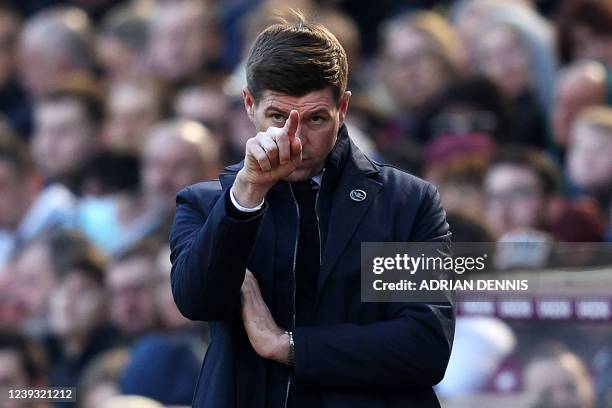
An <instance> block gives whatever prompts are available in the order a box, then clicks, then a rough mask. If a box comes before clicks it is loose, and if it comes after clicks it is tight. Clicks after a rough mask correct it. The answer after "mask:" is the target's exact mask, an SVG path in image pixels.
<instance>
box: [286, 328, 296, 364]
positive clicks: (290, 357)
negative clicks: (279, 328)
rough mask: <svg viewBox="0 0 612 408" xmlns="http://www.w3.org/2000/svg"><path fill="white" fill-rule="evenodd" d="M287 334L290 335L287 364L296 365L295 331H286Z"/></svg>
mask: <svg viewBox="0 0 612 408" xmlns="http://www.w3.org/2000/svg"><path fill="white" fill-rule="evenodd" d="M285 335H286V336H289V351H288V352H287V362H286V363H285V364H287V365H290V366H294V365H295V343H294V341H293V332H290V331H286V332H285Z"/></svg>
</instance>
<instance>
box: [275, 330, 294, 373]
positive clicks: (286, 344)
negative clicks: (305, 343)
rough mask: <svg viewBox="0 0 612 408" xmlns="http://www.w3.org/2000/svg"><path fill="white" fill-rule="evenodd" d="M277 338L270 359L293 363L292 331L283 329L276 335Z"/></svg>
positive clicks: (288, 363)
mask: <svg viewBox="0 0 612 408" xmlns="http://www.w3.org/2000/svg"><path fill="white" fill-rule="evenodd" d="M277 340H278V341H277V342H276V347H275V351H274V354H273V356H272V360H274V361H276V362H279V363H282V364H287V365H293V349H294V347H293V333H291V332H288V331H285V332H284V333H282V334H281V335H280V336H278V337H277Z"/></svg>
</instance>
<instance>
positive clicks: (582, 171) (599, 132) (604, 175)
mask: <svg viewBox="0 0 612 408" xmlns="http://www.w3.org/2000/svg"><path fill="white" fill-rule="evenodd" d="M610 157H612V108H609V107H604V106H596V107H591V108H588V109H586V110H584V111H583V112H582V113H581V114H580V115H579V116H578V118H577V119H576V122H575V124H574V126H573V129H572V131H571V137H570V143H569V147H568V155H567V167H568V173H569V177H570V179H571V180H572V182H574V183H576V185H578V187H580V188H582V189H584V190H586V191H588V192H590V193H593V194H595V195H597V196H599V197H601V198H603V199H607V198H609V197H610V196H611V195H612V160H610Z"/></svg>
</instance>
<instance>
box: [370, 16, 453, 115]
mask: <svg viewBox="0 0 612 408" xmlns="http://www.w3.org/2000/svg"><path fill="white" fill-rule="evenodd" d="M384 48H385V57H384V59H383V67H382V79H383V82H384V84H385V87H386V89H387V91H388V92H389V95H390V96H391V98H392V100H393V102H394V103H395V104H397V105H398V108H399V109H400V110H401V109H418V108H420V107H422V106H423V105H424V104H425V103H426V102H427V100H429V99H430V98H431V97H432V96H433V95H435V94H436V93H437V92H438V91H440V89H442V88H443V87H444V86H445V85H446V82H447V81H448V79H449V73H448V72H447V69H446V68H445V67H444V64H443V63H442V59H441V57H440V55H439V54H438V52H437V51H436V46H435V44H434V43H433V41H431V40H430V39H429V38H428V37H427V36H425V35H424V34H422V33H421V32H419V31H417V30H414V29H412V28H410V27H405V28H402V29H399V30H398V31H397V32H395V33H393V34H391V35H389V38H387V41H386V43H385V45H384Z"/></svg>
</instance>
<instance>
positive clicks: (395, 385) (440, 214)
mask: <svg viewBox="0 0 612 408" xmlns="http://www.w3.org/2000/svg"><path fill="white" fill-rule="evenodd" d="M417 220H418V221H417V225H415V227H414V229H413V237H414V238H413V241H420V242H425V241H438V242H443V243H444V242H447V243H448V242H449V237H450V233H449V229H448V224H447V223H446V219H445V214H444V210H443V209H442V207H441V205H440V198H439V194H438V193H437V190H436V189H435V188H434V187H432V186H429V187H428V188H427V189H426V195H425V199H424V200H423V201H422V203H421V205H420V208H419V210H418V213H417ZM386 306H387V311H388V313H387V314H388V319H389V320H386V321H381V322H377V323H372V324H368V325H358V324H339V325H335V326H329V327H297V328H296V329H295V331H294V341H295V372H294V375H295V380H296V382H299V383H300V384H304V385H307V386H315V387H349V388H350V387H355V388H361V389H371V390H381V389H409V388H410V387H416V386H421V387H422V386H433V385H435V384H437V383H438V382H440V381H441V380H442V378H443V377H444V372H445V370H446V366H447V364H448V360H449V358H450V352H451V347H452V339H453V334H454V322H455V310H454V306H453V305H452V303H451V302H450V301H449V302H447V303H436V304H426V303H388V304H387V305H386Z"/></svg>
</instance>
